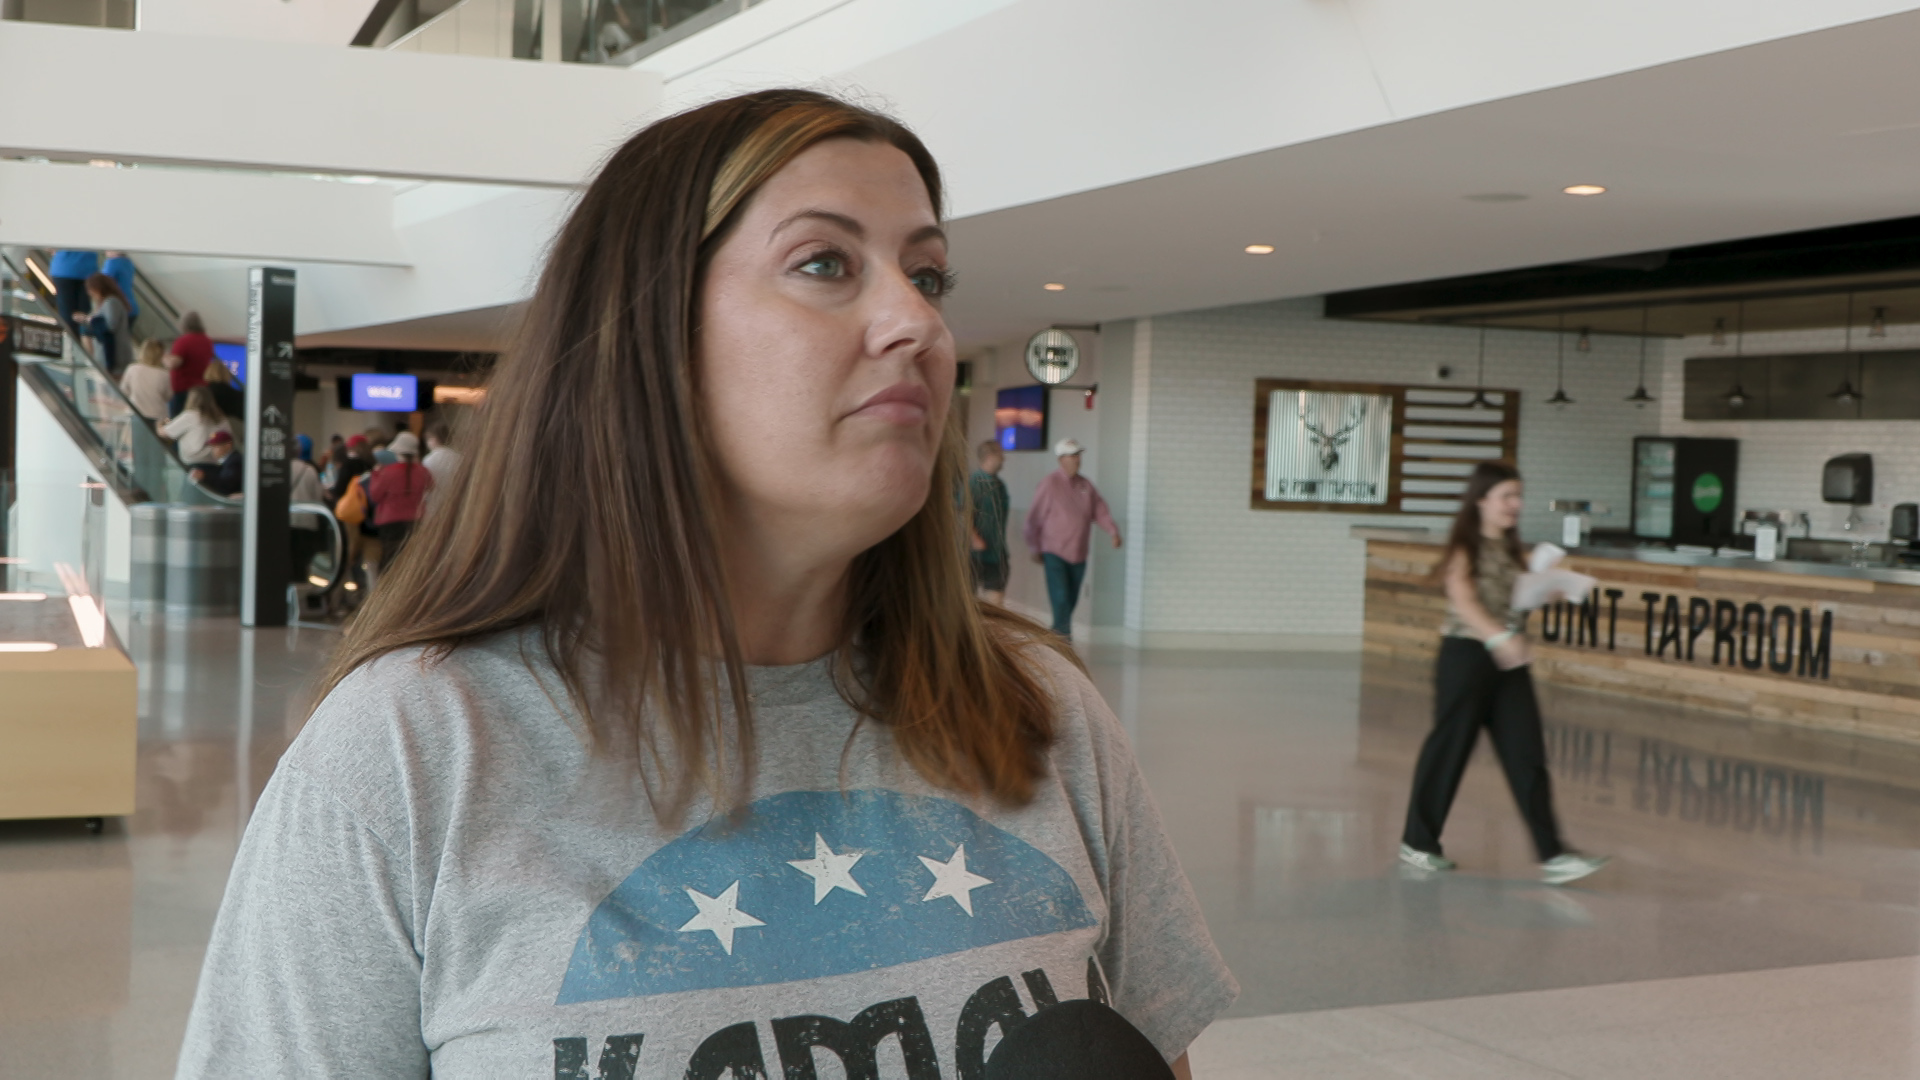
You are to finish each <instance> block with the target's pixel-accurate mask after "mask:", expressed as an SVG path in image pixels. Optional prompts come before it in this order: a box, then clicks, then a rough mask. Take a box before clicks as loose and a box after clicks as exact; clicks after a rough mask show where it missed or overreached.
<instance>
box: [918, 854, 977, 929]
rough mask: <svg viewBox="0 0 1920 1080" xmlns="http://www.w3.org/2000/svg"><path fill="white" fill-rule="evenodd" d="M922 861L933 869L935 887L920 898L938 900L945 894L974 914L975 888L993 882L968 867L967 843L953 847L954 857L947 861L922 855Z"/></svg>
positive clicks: (922, 899)
mask: <svg viewBox="0 0 1920 1080" xmlns="http://www.w3.org/2000/svg"><path fill="white" fill-rule="evenodd" d="M920 861H921V862H922V863H923V864H925V865H926V868H927V869H928V870H931V871H933V888H931V889H928V890H927V895H925V896H923V897H921V898H920V900H921V902H922V903H925V902H926V901H928V900H938V899H940V898H941V897H943V896H945V897H948V898H950V899H951V900H952V901H953V902H954V903H956V904H959V905H960V910H962V911H964V912H966V913H967V914H968V915H972V914H973V890H975V889H977V888H979V887H980V886H982V885H991V884H993V882H992V881H991V880H989V879H987V878H983V877H981V876H980V875H979V874H976V873H973V872H971V871H969V870H968V869H967V845H965V844H961V845H960V846H958V847H956V848H954V849H953V858H951V859H949V860H947V861H946V862H941V861H939V860H938V859H929V858H927V857H926V856H925V855H922V856H920Z"/></svg>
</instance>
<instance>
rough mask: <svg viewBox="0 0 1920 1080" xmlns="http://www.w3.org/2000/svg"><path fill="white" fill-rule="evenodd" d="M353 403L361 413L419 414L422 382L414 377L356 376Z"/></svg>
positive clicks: (354, 378)
mask: <svg viewBox="0 0 1920 1080" xmlns="http://www.w3.org/2000/svg"><path fill="white" fill-rule="evenodd" d="M352 403H353V408H354V409H355V410H357V411H360V412H417V411H418V410H419V408H420V380H419V379H418V378H416V377H415V376H412V375H364V374H363V375H355V376H354V377H353V390H352Z"/></svg>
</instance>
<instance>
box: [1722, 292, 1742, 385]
mask: <svg viewBox="0 0 1920 1080" xmlns="http://www.w3.org/2000/svg"><path fill="white" fill-rule="evenodd" d="M1746 341H1747V302H1746V301H1745V300H1742V301H1740V304H1739V306H1738V307H1736V308H1735V309H1734V320H1733V389H1731V390H1729V391H1727V392H1726V393H1724V394H1721V395H1720V400H1722V401H1724V402H1726V403H1727V407H1728V408H1733V409H1739V408H1743V407H1745V406H1746V404H1747V390H1746V387H1743V386H1741V385H1740V355H1741V349H1743V348H1744V347H1745V346H1746Z"/></svg>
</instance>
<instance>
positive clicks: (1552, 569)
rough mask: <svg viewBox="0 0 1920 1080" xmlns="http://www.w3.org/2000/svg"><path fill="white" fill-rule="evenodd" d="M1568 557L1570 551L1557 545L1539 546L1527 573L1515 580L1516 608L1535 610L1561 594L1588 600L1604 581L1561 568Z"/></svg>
mask: <svg viewBox="0 0 1920 1080" xmlns="http://www.w3.org/2000/svg"><path fill="white" fill-rule="evenodd" d="M1566 557H1567V553H1566V551H1565V550H1564V549H1562V548H1560V547H1558V546H1556V545H1553V544H1539V545H1536V546H1535V547H1534V549H1533V554H1532V555H1530V556H1528V558H1527V572H1526V573H1524V574H1521V575H1520V576H1519V577H1517V578H1514V579H1513V610H1515V611H1532V610H1534V609H1535V608H1538V607H1544V606H1546V605H1547V604H1549V603H1551V602H1552V601H1554V600H1556V599H1559V598H1561V597H1565V598H1566V599H1568V600H1572V601H1574V602H1575V603H1579V604H1584V603H1586V602H1587V598H1588V595H1589V594H1590V593H1591V592H1592V591H1593V587H1594V586H1596V585H1598V584H1600V583H1599V582H1598V581H1596V580H1595V579H1593V578H1592V577H1589V576H1588V575H1586V574H1581V573H1577V572H1575V571H1572V570H1560V569H1557V567H1558V566H1559V565H1560V560H1562V559H1564V558H1566Z"/></svg>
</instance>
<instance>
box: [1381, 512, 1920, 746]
mask: <svg viewBox="0 0 1920 1080" xmlns="http://www.w3.org/2000/svg"><path fill="white" fill-rule="evenodd" d="M1353 533H1354V535H1355V536H1356V537H1359V538H1362V539H1365V540H1366V542H1367V588H1366V626H1365V632H1364V637H1363V641H1364V643H1365V648H1366V649H1367V651H1369V652H1372V653H1376V654H1381V655H1387V656H1393V657H1400V658H1406V659H1428V658H1431V657H1432V656H1433V655H1434V653H1435V651H1436V650H1437V648H1438V645H1439V640H1440V638H1439V632H1440V624H1441V621H1442V619H1443V618H1444V617H1445V613H1446V598H1445V597H1444V596H1443V595H1442V592H1441V588H1440V585H1439V583H1438V582H1437V581H1436V580H1434V579H1433V577H1432V575H1433V570H1434V566H1435V564H1436V563H1437V562H1438V561H1439V557H1440V550H1441V549H1440V543H1441V540H1442V539H1443V537H1442V536H1441V534H1439V533H1438V531H1435V532H1434V533H1432V534H1429V533H1427V532H1426V531H1425V530H1418V529H1380V528H1368V527H1356V528H1355V529H1354V530H1353ZM1563 565H1565V566H1567V567H1568V568H1570V569H1573V570H1578V571H1580V572H1581V573H1583V574H1591V575H1592V576H1593V577H1595V578H1597V579H1598V580H1599V586H1598V588H1596V589H1595V590H1594V592H1593V595H1592V596H1590V597H1588V602H1587V603H1586V604H1585V605H1580V604H1573V603H1561V604H1554V605H1550V606H1548V607H1547V608H1545V609H1542V610H1540V611H1536V612H1534V613H1533V614H1532V615H1531V617H1530V618H1529V620H1528V624H1527V630H1528V632H1529V634H1530V636H1531V638H1532V640H1533V644H1534V646H1535V659H1534V677H1535V678H1536V679H1540V680H1542V681H1546V682H1552V683H1556V684H1559V685H1563V686H1576V687H1583V688H1586V689H1590V690H1596V691H1600V692H1602V693H1607V694H1614V695H1620V696H1623V697H1633V698H1646V699H1650V700H1655V701H1663V702H1669V703H1674V704H1681V705H1686V706H1690V707H1693V708H1699V709H1707V710H1711V711H1714V712H1721V713H1729V714H1733V715H1738V716H1748V717H1754V718H1758V719H1763V720H1771V721H1778V722H1780V723H1785V724H1794V725H1799V726H1802V727H1811V728H1826V729H1831V730H1841V731H1853V732H1858V733H1860V734H1863V735H1875V736H1880V737H1882V738H1893V739H1900V740H1903V741H1906V742H1920V571H1916V570H1901V569H1894V568H1891V567H1864V568H1853V567H1847V566H1840V565H1834V564H1829V563H1809V562H1790V561H1779V562H1770V563H1766V562H1756V561H1754V560H1753V559H1750V558H1747V559H1741V558H1722V557H1715V556H1708V555H1687V554H1681V553H1675V552H1671V551H1665V550H1658V549H1629V548H1619V549H1610V548H1582V549H1580V550H1578V551H1575V552H1573V553H1571V554H1570V555H1569V556H1568V558H1567V561H1566V562H1565V563H1564V564H1563Z"/></svg>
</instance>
